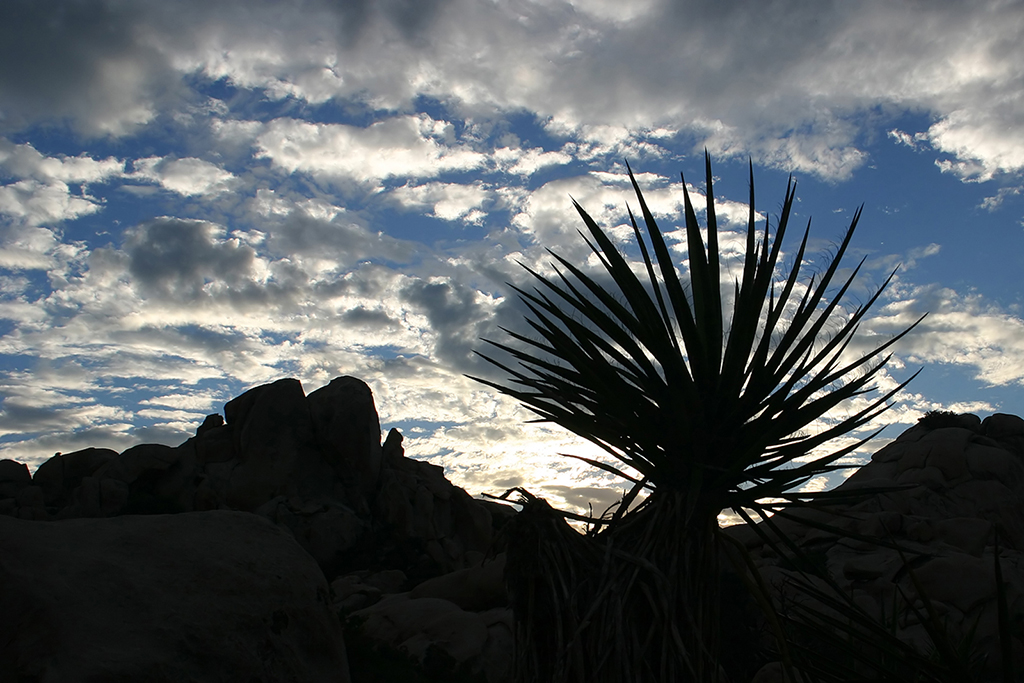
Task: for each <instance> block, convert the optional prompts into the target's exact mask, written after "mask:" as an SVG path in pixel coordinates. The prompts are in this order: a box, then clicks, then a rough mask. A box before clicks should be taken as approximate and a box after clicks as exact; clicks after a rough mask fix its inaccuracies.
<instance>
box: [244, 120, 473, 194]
mask: <svg viewBox="0 0 1024 683" xmlns="http://www.w3.org/2000/svg"><path fill="white" fill-rule="evenodd" d="M453 136H454V134H453V132H452V127H451V124H450V123H447V122H445V121H435V120H433V119H431V118H430V117H429V116H426V115H418V116H402V117H396V118H392V119H385V120H383V121H378V122H376V123H373V124H371V125H370V126H368V127H366V128H359V127H356V126H348V125H343V124H316V123H307V122H305V121H297V120H295V119H275V120H274V121H271V122H270V123H269V124H268V125H267V126H266V129H265V130H264V131H263V132H262V133H261V134H260V135H259V137H258V138H257V140H256V144H257V147H258V149H259V152H258V154H257V156H258V157H265V158H269V159H270V160H271V161H273V163H274V164H275V165H276V166H279V167H280V168H282V169H284V170H285V171H287V172H288V173H295V172H302V173H309V174H311V175H314V176H316V177H324V178H350V179H353V180H358V181H361V182H379V181H381V180H383V179H385V178H391V177H402V178H417V177H433V176H436V175H438V174H439V173H442V172H444V171H460V170H461V171H465V170H469V169H473V168H477V167H480V166H481V165H483V164H484V162H485V160H486V157H485V156H484V155H483V154H481V153H479V152H475V151H472V150H470V149H467V148H464V147H459V146H455V147H449V146H448V143H450V142H454V137H453Z"/></svg>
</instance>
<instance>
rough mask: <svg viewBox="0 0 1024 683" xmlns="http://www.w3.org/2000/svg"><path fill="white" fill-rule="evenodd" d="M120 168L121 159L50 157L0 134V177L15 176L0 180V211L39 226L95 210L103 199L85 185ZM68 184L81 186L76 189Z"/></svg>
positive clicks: (102, 179)
mask: <svg viewBox="0 0 1024 683" xmlns="http://www.w3.org/2000/svg"><path fill="white" fill-rule="evenodd" d="M123 171H124V162H122V161H120V160H118V159H115V158H114V157H108V158H107V159H93V158H92V157H90V156H88V155H86V154H80V155H78V156H77V157H67V156H57V157H48V156H44V155H43V154H40V153H39V152H38V151H37V150H36V149H35V148H34V147H33V146H32V145H30V144H18V145H16V144H13V143H11V142H10V141H8V140H4V139H0V176H7V177H8V178H14V179H15V182H13V183H9V184H7V185H0V214H4V215H6V216H7V217H8V218H10V219H13V220H14V222H16V223H18V224H20V225H23V226H40V225H43V224H46V223H55V222H61V221H66V220H73V219H75V218H79V217H81V216H86V215H89V214H91V213H96V212H97V211H99V210H100V209H101V208H102V203H103V202H102V199H99V198H97V197H93V196H91V195H89V194H88V193H87V191H86V187H87V185H88V184H90V183H101V182H106V181H108V180H110V179H112V178H115V177H118V176H120V175H122V173H123ZM72 184H77V185H79V188H78V189H77V191H75V190H72V188H71V187H70V185H72Z"/></svg>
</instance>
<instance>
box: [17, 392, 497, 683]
mask: <svg viewBox="0 0 1024 683" xmlns="http://www.w3.org/2000/svg"><path fill="white" fill-rule="evenodd" d="M380 434H381V431H380V423H379V420H378V417H377V412H376V409H375V407H374V404H373V396H372V394H371V392H370V389H369V387H368V386H367V385H366V384H365V383H363V382H362V381H360V380H357V379H355V378H352V377H340V378H337V379H335V380H333V381H332V382H331V383H330V384H329V385H327V386H325V387H323V388H321V389H319V390H317V391H314V392H312V393H311V394H310V395H309V396H306V395H305V394H304V392H303V389H302V385H301V384H300V383H299V382H298V380H294V379H283V380H279V381H277V382H274V383H272V384H267V385H264V386H259V387H256V388H254V389H251V390H249V391H247V392H245V393H244V394H242V395H241V396H239V397H237V398H235V399H233V400H231V401H229V402H228V403H227V404H226V405H225V406H224V415H223V417H222V416H221V415H216V414H215V415H210V416H208V417H207V418H206V420H205V421H204V422H203V423H202V425H200V426H199V428H198V429H197V432H196V435H195V436H194V437H192V438H191V439H189V440H188V441H186V442H185V443H183V444H181V445H180V446H177V447H170V446H163V445H159V444H143V445H139V446H134V447H132V448H129V449H128V450H126V451H124V452H123V453H120V454H118V453H116V452H115V451H111V450H108V449H103V448H88V449H85V450H81V451H76V452H74V453H68V454H60V453H58V454H57V455H55V456H54V457H52V458H50V459H49V460H47V461H46V462H44V463H43V464H42V465H41V466H40V467H39V468H38V469H37V470H36V472H35V473H34V474H30V473H29V470H28V468H27V467H26V466H25V465H24V464H21V463H17V462H13V461H10V460H0V515H8V516H10V517H13V518H16V519H17V521H15V520H5V526H3V527H0V544H2V543H7V542H11V543H14V542H17V543H23V544H26V547H28V546H29V545H31V543H30V542H29V541H28V540H27V539H29V538H32V537H37V538H38V543H40V544H43V545H48V544H49V543H50V542H51V540H50V539H49V537H48V536H47V534H51V535H55V536H54V538H56V537H57V536H59V535H60V534H72V533H73V530H79V529H83V530H84V529H88V530H89V531H88V534H93V533H95V534H96V535H97V538H99V537H102V538H109V539H113V538H114V537H116V536H117V535H118V534H121V535H125V534H128V528H127V527H126V526H125V525H126V524H127V523H128V520H137V521H133V522H132V523H133V524H134V523H137V524H143V525H144V524H147V523H154V524H155V523H156V520H160V524H161V525H162V526H161V527H160V528H161V529H162V531H160V532H155V531H154V532H153V533H154V538H153V539H152V540H151V541H150V545H151V546H152V547H148V546H147V551H146V552H149V553H153V554H154V556H155V555H156V554H159V553H158V551H159V549H160V547H161V546H160V545H159V544H160V539H161V538H162V537H166V538H168V539H175V538H185V537H186V536H187V535H188V534H189V533H191V532H190V529H191V526H189V525H191V524H194V522H193V521H192V520H194V519H197V517H196V516H195V513H199V512H203V511H229V510H230V511H242V512H247V513H255V514H256V515H259V516H260V517H263V518H265V519H267V520H269V521H270V522H272V523H273V525H275V526H276V527H278V530H280V531H285V532H287V534H288V535H289V536H290V537H292V538H293V539H294V540H295V541H297V542H298V545H299V546H301V548H302V549H304V550H305V551H306V553H308V555H309V556H311V557H312V558H313V559H314V560H315V561H316V564H317V565H319V567H320V570H321V572H322V575H323V577H326V579H327V580H334V579H336V578H337V577H339V576H343V577H346V579H345V580H343V581H342V582H341V583H338V582H335V585H337V586H339V587H342V586H344V585H346V584H345V581H348V582H349V583H350V584H353V585H356V586H357V587H359V589H360V590H363V589H364V588H368V587H367V586H365V585H364V584H362V583H360V581H361V579H364V578H366V577H368V576H370V575H376V576H391V577H392V579H394V578H395V577H400V578H399V580H398V581H395V580H392V581H391V582H390V583H387V584H386V585H385V584H381V585H384V586H385V587H386V588H387V589H388V591H389V592H390V593H397V592H399V591H403V590H408V589H410V588H413V587H415V586H417V585H420V584H423V582H424V581H427V580H429V579H431V578H434V577H439V576H443V575H445V574H448V573H450V572H454V571H457V570H463V569H467V568H470V567H473V566H475V565H480V564H481V563H482V562H483V560H484V558H485V554H486V553H487V552H488V551H489V550H491V549H492V541H493V537H494V527H495V524H496V523H500V517H501V515H500V514H499V515H498V517H499V518H498V519H492V510H493V511H494V512H496V513H504V514H508V512H507V509H506V508H503V506H498V505H493V504H489V503H485V502H482V501H478V500H474V499H473V498H472V497H471V496H470V495H469V494H467V493H466V492H465V491H464V490H462V489H460V488H458V487H456V486H453V485H452V484H451V483H450V482H449V481H448V480H447V479H445V477H444V471H443V470H442V468H440V467H438V466H436V465H432V464H430V463H426V462H420V461H417V460H413V459H409V458H406V457H404V452H403V449H402V436H401V434H400V433H399V432H398V431H397V430H391V432H390V433H389V434H388V437H387V439H386V441H385V442H384V444H383V445H382V444H381V441H380ZM181 513H185V514H181ZM207 514H209V512H207ZM225 514H231V513H225ZM138 515H151V516H150V517H138ZM82 518H116V519H105V520H101V519H94V520H85V519H82ZM204 519H205V517H204ZM210 519H219V518H217V517H216V516H214V517H210ZM253 519H254V520H255V519H256V518H255V517H253ZM30 521H31V522H32V524H29V522H30ZM87 521H88V522H89V523H88V524H86V522H87ZM33 524H34V525H35V526H33ZM271 529H272V527H271ZM82 533H83V534H84V535H83V538H88V537H89V535H88V534H86V532H85V531H82ZM246 533H248V532H246ZM8 535H11V536H10V538H8ZM257 536H258V534H257ZM254 538H255V536H254ZM11 539H15V540H11ZM54 542H57V541H54ZM110 542H111V543H113V542H114V541H113V540H111V541H110ZM253 542H256V541H253ZM259 542H262V541H259ZM72 547H74V548H77V547H78V546H72ZM168 547H174V546H173V543H171V542H170V541H169V546H168ZM204 547H205V546H204ZM207 550H210V548H207ZM83 552H84V551H83ZM40 557H41V556H40ZM70 557H71V556H70V555H68V556H67V557H66V558H63V559H61V562H68V561H70ZM191 557H192V561H193V563H194V566H193V567H192V569H191V571H192V572H194V574H193V575H194V577H195V581H196V583H197V586H198V587H197V588H196V590H197V591H199V592H198V593H197V594H204V593H202V591H204V590H205V591H207V593H206V594H205V595H206V596H207V598H209V600H208V604H209V605H210V606H211V607H209V609H210V610H211V611H220V610H221V609H222V605H221V604H220V602H218V601H217V600H216V599H214V598H213V594H214V593H215V592H216V590H218V587H220V586H222V585H223V584H222V580H227V579H226V578H224V579H222V578H220V577H217V578H215V579H211V580H210V581H207V582H204V580H203V575H202V572H203V570H202V568H201V567H202V562H201V557H200V556H199V555H193V556H191ZM126 562H127V560H126ZM257 565H258V563H255V564H253V571H254V572H255V573H254V576H253V578H252V581H248V582H246V581H245V580H244V578H243V577H242V576H241V575H240V572H238V571H236V572H234V573H231V574H229V575H227V576H230V577H231V578H230V581H232V582H236V583H237V584H238V585H239V586H245V587H248V588H249V589H251V591H252V592H253V593H254V594H255V593H259V592H261V591H262V590H264V588H263V587H262V585H261V584H260V576H261V574H260V572H261V571H262V570H261V569H260V568H259V567H258V566H257ZM88 566H92V565H88ZM12 567H13V566H12V565H9V564H8V563H6V562H5V560H4V559H3V558H2V557H0V604H2V601H3V600H4V599H6V598H7V597H10V595H9V589H10V588H11V586H12V585H14V584H11V583H10V582H9V580H8V579H9V578H10V574H9V573H10V572H14V571H15V570H17V571H22V572H24V571H28V570H27V569H25V568H24V567H21V568H17V567H14V568H12ZM126 567H134V569H132V570H131V571H137V572H142V573H144V572H143V570H144V567H139V566H135V565H131V564H130V563H129V565H126ZM125 571H129V569H125ZM211 571H212V569H211ZM154 572H155V573H156V574H158V573H159V572H157V570H156V569H154ZM491 573H492V574H493V572H491ZM87 575H88V571H85V570H83V571H80V572H78V573H76V577H77V578H76V580H77V581H79V582H80V583H79V584H76V585H77V586H80V589H81V590H83V591H85V590H88V588H87V583H88V582H87ZM298 578H301V577H298ZM133 580H134V579H133ZM302 580H303V581H306V579H302ZM97 581H99V582H101V583H102V579H100V578H99V577H97ZM326 585H327V584H326V583H325V586H326ZM139 586H140V587H139V590H140V591H141V592H140V596H142V595H145V589H146V588H147V587H146V586H143V585H142V584H141V583H140V584H139ZM172 586H176V587H178V588H179V589H181V590H184V588H185V585H184V584H183V583H182V582H177V583H173V584H170V583H165V584H163V585H161V584H160V583H152V584H150V585H148V590H152V591H165V592H166V591H170V594H171V595H173V588H172ZM369 588H371V590H369V591H368V592H365V591H364V592H362V593H360V592H359V591H350V592H349V593H348V594H344V595H342V596H341V597H339V596H337V595H335V596H333V599H335V600H336V601H337V602H338V604H337V605H335V606H334V610H335V614H338V613H340V614H341V615H342V616H346V615H347V614H348V613H349V612H351V611H353V610H354V608H355V603H356V602H358V603H359V605H358V606H359V607H363V608H365V607H369V606H371V604H372V603H374V602H376V601H377V600H379V599H380V597H381V595H382V593H381V592H380V590H379V589H377V592H376V594H374V593H373V590H372V586H371V587H369ZM76 589H77V588H76ZM161 595H162V596H163V597H161V598H160V599H161V600H163V599H167V600H170V599H171V598H170V597H168V596H166V595H164V594H163V593H161ZM353 595H358V596H361V597H357V598H355V600H354V601H353V599H351V598H352V596H353ZM15 597H16V596H15ZM346 598H348V599H349V601H348V603H345V599H346ZM139 599H140V601H142V602H145V601H146V600H145V598H144V597H140V598H139ZM154 599H156V597H154ZM253 599H254V604H259V600H260V598H259V597H258V596H254V598H253ZM229 607H230V605H228V606H226V607H225V609H227V608H229ZM452 607H453V608H454V609H456V610H459V611H462V609H461V608H460V607H458V606H456V605H455V604H454V603H453V604H452ZM26 609H28V608H27V607H26ZM48 609H49V608H48ZM59 613H60V612H59V610H57V609H56V608H52V609H50V612H48V614H49V615H50V616H48V617H47V618H48V619H51V620H53V619H56V618H57V617H56V616H55V615H57V614H59ZM147 614H150V615H151V616H152V615H153V614H155V613H147ZM467 614H469V612H467ZM73 617H74V615H73V614H72V613H68V618H73ZM188 618H203V619H205V617H200V616H199V615H198V614H193V615H182V619H183V621H182V622H181V623H180V624H179V626H180V629H181V630H183V631H187V630H189V627H188V626H187V625H186V621H187V619H188ZM231 618H232V616H231V614H226V615H225V616H224V619H226V620H228V621H230V619H231ZM296 618H298V617H296ZM334 618H335V619H337V616H335V617H334ZM228 621H211V622H210V626H209V628H214V629H215V628H219V627H221V626H224V625H225V624H227V623H228ZM499 621H500V619H499ZM47 623H50V622H47ZM126 623H133V622H131V621H130V620H129V621H128V622H126ZM335 626H337V622H335ZM41 628H42V627H41ZM204 628H205V627H202V626H201V625H199V624H196V625H195V631H196V632H197V633H204V632H207V631H204ZM303 628H305V627H303ZM492 630H493V629H492ZM499 630H500V629H499ZM144 631H145V626H143V627H141V631H140V632H144ZM69 633H76V631H75V630H74V629H72V630H71V631H70V632H69ZM209 633H210V635H211V637H212V632H209ZM324 633H326V634H330V633H332V631H331V630H330V629H329V628H328V629H325V630H324ZM108 635H109V636H110V638H111V641H112V642H113V641H115V640H116V639H117V637H118V636H117V634H116V633H114V632H110V633H109V634H108ZM69 637H71V636H69ZM501 637H503V636H502V634H500V633H499V634H498V635H497V636H496V638H499V639H500V638H501ZM189 638H191V636H189ZM421 640H422V639H421ZM189 642H191V641H189ZM400 644H401V643H398V645H400ZM338 645H339V647H342V648H343V644H342V641H341V639H340V635H339V639H338ZM381 645H382V647H383V648H384V649H385V650H387V649H388V648H390V647H391V646H392V645H394V643H391V642H390V641H389V642H388V643H383V642H382V643H381ZM19 647H20V646H19ZM111 647H115V646H114V645H112V646H111ZM423 649H424V651H425V650H426V649H429V648H427V647H424V648H423ZM442 649H443V648H442ZM25 651H28V650H25ZM301 651H302V650H301V648H300V649H297V650H296V652H301ZM20 652H22V650H19V653H20ZM342 652H343V649H342ZM431 652H433V650H431ZM467 652H468V651H467V650H466V649H465V648H462V649H461V650H458V654H459V657H460V659H458V660H457V661H456V662H455V663H456V664H459V665H464V664H465V660H466V657H467V656H470V655H472V654H473V653H468V654H467ZM482 653H483V647H482V646H481V648H480V651H479V652H477V653H475V654H476V656H481V655H482ZM154 656H155V655H154ZM182 656H183V657H186V658H187V657H188V656H191V655H188V654H187V652H185V651H183V654H182ZM203 656H205V655H203ZM0 657H2V658H5V662H0V667H2V666H4V664H5V663H7V664H10V662H11V660H10V659H9V657H8V656H7V655H6V654H4V653H0ZM18 657H19V658H21V659H19V660H18V661H22V659H23V656H22V654H19V655H18ZM196 657H199V655H198V654H197V655H196ZM193 659H195V658H193ZM421 659H422V658H421ZM97 661H99V660H97ZM111 661H112V662H113V660H111ZM446 661H447V660H446ZM193 664H194V665H195V661H193ZM11 665H12V666H14V664H11ZM17 666H21V665H20V664H19V665H17ZM112 666H113V664H112ZM466 667H468V668H467V670H469V669H473V670H474V671H477V670H481V669H480V667H478V666H476V665H475V664H469V665H465V666H464V668H466ZM474 667H475V668H474ZM492 668H493V667H492ZM19 670H20V669H19ZM2 671H3V669H2V668H0V672H2ZM346 675H347V673H346ZM143 678H145V676H143ZM0 679H3V677H2V676H0ZM271 679H273V680H289V679H288V678H287V677H281V678H274V677H273V676H271V677H270V678H268V679H266V680H271ZM300 679H302V680H326V679H320V678H317V677H316V676H312V675H311V676H310V677H309V678H308V679H306V678H302V677H300ZM154 680H155V679H154ZM168 680H170V679H168ZM180 680H186V679H180ZM195 680H197V681H199V680H202V681H206V680H210V681H215V680H221V678H218V677H217V676H216V675H213V674H211V676H210V677H208V678H203V677H197V678H195ZM246 680H249V679H248V678H246ZM253 680H264V679H262V678H259V677H258V676H257V677H254V678H253ZM296 680H298V679H296ZM338 680H341V679H338ZM356 680H357V681H358V678H357V679H356Z"/></svg>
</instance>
